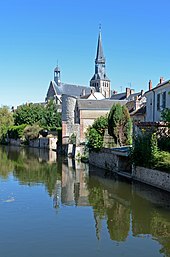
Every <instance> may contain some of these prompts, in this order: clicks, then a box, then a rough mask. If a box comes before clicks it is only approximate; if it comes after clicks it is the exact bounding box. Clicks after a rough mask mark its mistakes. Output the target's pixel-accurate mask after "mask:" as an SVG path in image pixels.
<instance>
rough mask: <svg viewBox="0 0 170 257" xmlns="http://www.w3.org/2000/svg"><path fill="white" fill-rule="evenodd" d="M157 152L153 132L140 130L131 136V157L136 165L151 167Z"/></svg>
mask: <svg viewBox="0 0 170 257" xmlns="http://www.w3.org/2000/svg"><path fill="white" fill-rule="evenodd" d="M157 152H158V147H157V138H156V135H155V133H153V134H152V133H149V132H142V134H139V135H137V136H135V137H134V138H133V148H132V159H133V163H134V164H135V165H136V166H143V167H148V168H151V167H153V165H154V162H155V154H157Z"/></svg>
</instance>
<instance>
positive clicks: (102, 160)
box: [89, 148, 118, 171]
mask: <svg viewBox="0 0 170 257" xmlns="http://www.w3.org/2000/svg"><path fill="white" fill-rule="evenodd" d="M89 163H90V164H93V165H95V166H97V167H99V168H102V169H107V170H110V171H117V170H118V157H117V155H114V154H113V153H112V151H111V149H107V148H106V149H102V150H101V151H100V152H90V154H89Z"/></svg>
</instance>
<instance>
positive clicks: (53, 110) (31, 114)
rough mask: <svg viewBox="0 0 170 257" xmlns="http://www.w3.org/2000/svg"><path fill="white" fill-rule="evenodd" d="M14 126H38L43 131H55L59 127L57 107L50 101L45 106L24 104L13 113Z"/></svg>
mask: <svg viewBox="0 0 170 257" xmlns="http://www.w3.org/2000/svg"><path fill="white" fill-rule="evenodd" d="M14 121H15V125H21V124H27V125H31V126H32V125H34V124H38V125H39V126H40V127H42V128H43V129H48V130H50V129H56V128H57V127H61V113H59V112H58V107H57V105H56V104H55V103H54V102H53V101H50V102H49V103H48V104H47V105H42V104H33V103H30V104H24V105H21V106H19V107H18V108H17V110H16V111H15V112H14Z"/></svg>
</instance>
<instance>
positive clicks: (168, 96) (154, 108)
mask: <svg viewBox="0 0 170 257" xmlns="http://www.w3.org/2000/svg"><path fill="white" fill-rule="evenodd" d="M145 96H146V99H147V101H146V121H147V122H156V121H161V112H162V111H163V110H164V109H165V108H170V80H167V81H164V80H163V78H162V77H161V78H160V83H159V84H158V85H157V86H156V87H154V88H152V81H151V80H150V81H149V91H147V92H146V93H145Z"/></svg>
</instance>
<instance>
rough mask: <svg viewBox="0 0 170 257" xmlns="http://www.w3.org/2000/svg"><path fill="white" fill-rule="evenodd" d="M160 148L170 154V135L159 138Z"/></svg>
mask: <svg viewBox="0 0 170 257" xmlns="http://www.w3.org/2000/svg"><path fill="white" fill-rule="evenodd" d="M158 147H159V149H160V150H162V151H168V152H170V135H163V136H161V137H159V138H158Z"/></svg>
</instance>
